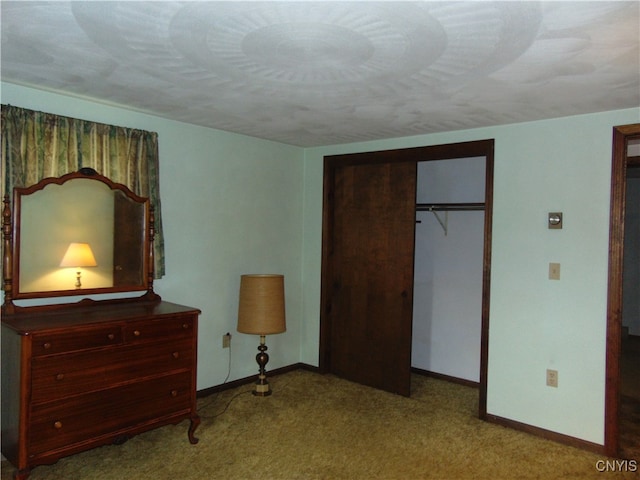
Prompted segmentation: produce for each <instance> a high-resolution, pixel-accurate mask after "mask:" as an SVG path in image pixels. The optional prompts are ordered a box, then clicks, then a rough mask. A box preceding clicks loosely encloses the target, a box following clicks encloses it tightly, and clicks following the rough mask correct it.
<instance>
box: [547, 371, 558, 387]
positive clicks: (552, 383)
mask: <svg viewBox="0 0 640 480" xmlns="http://www.w3.org/2000/svg"><path fill="white" fill-rule="evenodd" d="M547 386H548V387H554V388H558V371H557V370H550V369H547Z"/></svg>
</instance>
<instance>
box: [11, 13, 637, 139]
mask: <svg viewBox="0 0 640 480" xmlns="http://www.w3.org/2000/svg"><path fill="white" fill-rule="evenodd" d="M639 7H640V3H639V2H637V1H631V2H613V1H606V2H591V1H587V2H536V1H532V2H520V1H514V2H505V1H503V2H488V1H470V2H442V1H435V2H364V1H360V2H331V1H325V2H310V1H298V2H271V1H262V2H238V1H236V2H207V1H200V2H168V1H167V2H165V1H160V2H139V1H133V2H98V1H84V2H17V1H16V2H12V1H6V0H3V1H2V2H1V14H2V17H1V18H2V52H1V53H2V65H1V67H2V70H1V75H2V80H3V81H7V82H11V83H17V84H21V85H27V86H35V87H39V88H44V89H47V90H52V91H56V92H63V93H67V94H71V95H76V96H81V97H85V98H91V99H98V100H100V101H103V102H107V103H109V104H114V105H121V106H125V107H127V108H131V109H134V110H138V111H143V112H147V113H151V114H155V115H159V116H162V117H166V118H171V119H174V120H179V121H183V122H188V123H193V124H198V125H204V126H207V127H213V128H217V129H221V130H226V131H231V132H237V133H242V134H246V135H251V136H254V137H260V138H267V139H271V140H275V141H278V142H283V143H288V144H292V145H300V146H316V145H327V144H339V143H347V142H354V141H363V140H372V139H381V138H390V137H400V136H407V135H417V134H424V133H432V132H440V131H449V130H458V129H465V128H474V127H481V126H488V125H498V124H507V123H515V122H522V121H530V120H539V119H545V118H552V117H560V116H566V115H575V114H582V113H591V112H598V111H604V110H614V109H620V108H629V107H637V106H639V105H640V49H639V44H640V17H639V10H640V8H639ZM639 120H640V119H639Z"/></svg>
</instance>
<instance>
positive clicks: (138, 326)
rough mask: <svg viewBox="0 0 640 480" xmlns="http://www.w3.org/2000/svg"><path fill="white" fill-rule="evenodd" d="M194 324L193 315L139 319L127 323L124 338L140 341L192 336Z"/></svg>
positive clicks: (130, 340)
mask: <svg viewBox="0 0 640 480" xmlns="http://www.w3.org/2000/svg"><path fill="white" fill-rule="evenodd" d="M194 324H195V320H194V317H193V316H181V317H172V318H159V319H154V320H141V321H138V322H131V323H129V324H127V326H126V327H125V334H124V338H125V341H126V342H140V341H151V340H158V339H166V338H172V339H177V338H184V337H192V336H193V333H194V332H193V331H194Z"/></svg>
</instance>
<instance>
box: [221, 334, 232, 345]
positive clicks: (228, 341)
mask: <svg viewBox="0 0 640 480" xmlns="http://www.w3.org/2000/svg"><path fill="white" fill-rule="evenodd" d="M230 346H231V334H230V333H226V334H224V335H223V336H222V348H229V347H230Z"/></svg>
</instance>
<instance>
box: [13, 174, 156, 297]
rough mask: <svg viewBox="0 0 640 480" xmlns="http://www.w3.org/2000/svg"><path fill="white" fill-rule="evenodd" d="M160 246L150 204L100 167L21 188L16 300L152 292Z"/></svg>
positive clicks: (17, 192) (16, 213) (16, 199)
mask: <svg viewBox="0 0 640 480" xmlns="http://www.w3.org/2000/svg"><path fill="white" fill-rule="evenodd" d="M5 232H6V229H5ZM5 237H6V234H5ZM152 241H153V238H152V219H150V210H149V200H148V199H146V198H142V197H138V196H137V195H135V194H134V193H133V192H131V191H130V190H129V189H128V188H126V187H125V186H124V185H121V184H117V183H114V182H112V181H110V180H109V179H108V178H106V177H103V176H101V175H99V174H98V173H96V172H95V171H94V170H92V169H82V170H81V171H80V172H75V173H71V174H68V175H64V176H62V177H59V178H47V179H44V180H42V181H41V182H39V183H38V184H36V185H33V186H31V187H26V188H15V189H14V196H13V245H12V248H10V250H11V256H12V258H11V261H10V262H9V263H10V264H11V266H12V270H13V272H12V275H9V277H12V279H11V278H10V280H12V282H10V283H9V286H10V291H9V302H10V301H11V300H12V299H22V298H42V297H54V296H64V295H70V296H73V295H86V294H91V293H109V292H124V291H137V290H149V291H151V289H152V285H151V284H152V282H153V280H152V279H153V265H152V264H153V255H152V249H151V242H152ZM6 246H7V242H6V238H5V247H6ZM80 246H81V247H82V248H83V249H84V250H83V251H84V255H85V256H84V257H83V256H78V255H77V254H76V253H75V250H76V248H77V247H80ZM6 250H7V248H5V256H6V255H7V252H6ZM87 255H88V256H87ZM5 260H6V259H5ZM5 265H7V262H6V261H5ZM6 287H7V273H6V272H5V303H6V301H7V288H6Z"/></svg>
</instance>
